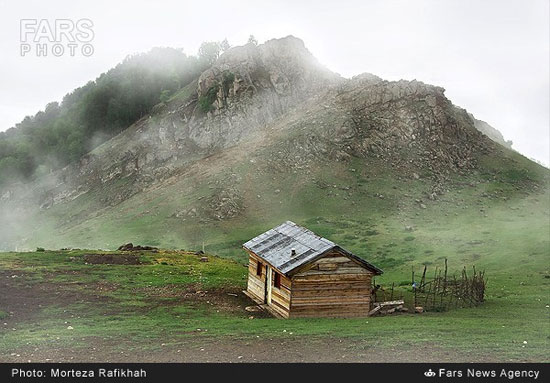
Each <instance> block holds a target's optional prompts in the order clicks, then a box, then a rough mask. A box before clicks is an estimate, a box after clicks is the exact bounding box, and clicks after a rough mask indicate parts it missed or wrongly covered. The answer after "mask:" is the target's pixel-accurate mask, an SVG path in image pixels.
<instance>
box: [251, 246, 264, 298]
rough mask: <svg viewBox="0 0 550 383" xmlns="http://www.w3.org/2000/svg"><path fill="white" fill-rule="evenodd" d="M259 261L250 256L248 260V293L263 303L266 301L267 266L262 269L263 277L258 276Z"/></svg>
mask: <svg viewBox="0 0 550 383" xmlns="http://www.w3.org/2000/svg"><path fill="white" fill-rule="evenodd" d="M258 261H259V259H258V258H256V257H255V256H253V255H252V254H249V258H248V285H247V287H246V291H248V292H249V293H250V294H252V295H253V296H255V297H256V298H257V299H258V300H260V301H261V302H264V299H265V278H266V274H265V264H264V265H263V267H262V275H261V276H260V275H256V268H257V266H258Z"/></svg>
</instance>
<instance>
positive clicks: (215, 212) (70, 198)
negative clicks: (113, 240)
mask: <svg viewBox="0 0 550 383" xmlns="http://www.w3.org/2000/svg"><path fill="white" fill-rule="evenodd" d="M481 123H482V122H481V121H478V120H476V119H474V118H473V117H472V116H471V115H469V114H468V113H467V112H466V111H465V110H463V109H460V108H458V107H456V106H454V105H453V104H452V103H451V101H450V100H448V99H447V98H446V97H445V94H444V89H443V88H441V87H437V86H432V85H427V84H424V83H422V82H420V81H403V80H401V81H394V82H390V81H385V80H382V79H380V78H379V77H377V76H374V75H371V74H363V75H360V76H356V77H354V78H352V79H344V78H341V77H340V76H339V75H337V74H334V73H332V72H330V71H329V70H327V69H326V68H323V67H322V66H321V65H320V64H319V63H318V62H317V60H316V59H315V58H314V57H313V56H312V55H311V54H310V53H309V52H308V51H307V49H306V48H305V46H304V44H303V42H302V41H301V40H299V39H297V38H295V37H292V36H289V37H286V38H283V39H278V40H270V41H268V42H266V43H265V44H262V45H260V46H256V45H253V44H248V45H245V46H242V47H235V48H232V49H230V50H228V51H227V52H225V53H224V54H223V55H222V56H221V57H220V58H219V59H218V60H217V62H216V63H214V65H213V66H212V67H211V68H209V69H208V70H206V71H205V72H203V73H202V74H201V75H200V77H199V78H197V79H196V81H194V82H193V83H192V84H191V85H189V86H188V87H186V88H185V89H183V90H182V91H181V92H180V93H179V94H178V95H176V96H175V97H174V98H173V99H172V100H171V101H169V102H168V103H167V104H166V105H163V106H159V107H158V108H156V110H155V112H154V113H153V114H152V115H150V116H147V117H145V118H143V119H142V120H140V121H138V122H137V123H136V124H134V125H132V126H131V127H129V128H128V129H126V130H125V131H123V132H122V133H121V134H119V135H118V136H116V137H114V138H113V139H111V140H109V141H108V142H106V143H105V144H103V145H101V146H100V147H98V148H97V149H95V150H94V151H92V152H91V153H89V154H88V155H87V156H85V157H84V158H82V159H81V161H80V162H79V163H78V164H74V165H71V166H68V167H66V168H64V169H62V170H60V171H58V172H56V173H53V174H51V175H49V176H47V177H42V178H41V179H38V180H36V181H34V182H33V183H30V184H28V185H19V186H18V185H14V186H12V187H10V188H9V189H8V190H5V191H4V192H3V194H2V196H0V210H2V209H4V211H6V209H8V207H9V209H10V214H9V215H6V214H4V215H3V216H2V215H0V221H4V220H8V217H13V215H14V214H15V215H19V216H24V217H33V214H35V213H36V212H38V211H39V212H40V213H39V214H41V215H42V216H49V215H50V213H49V211H50V210H52V211H53V210H56V209H57V210H60V209H61V208H60V207H62V206H65V205H66V206H69V205H67V204H69V203H73V205H70V206H72V207H71V208H70V209H71V210H70V212H69V213H68V214H69V216H70V219H69V218H67V216H63V215H61V219H60V220H58V219H59V218H53V220H54V221H55V222H56V223H55V225H58V226H59V227H63V226H64V225H66V224H68V223H70V224H71V225H74V224H77V223H81V222H85V221H86V220H89V219H92V218H94V217H98V216H101V215H102V214H105V213H107V212H110V211H113V209H114V207H115V206H117V205H119V204H121V203H123V202H125V201H128V200H131V199H132V198H134V197H135V198H137V197H139V196H140V195H147V196H149V197H148V198H154V195H155V193H157V192H155V190H160V189H162V188H164V187H169V186H168V185H171V184H174V183H176V182H180V180H181V179H182V177H191V178H193V177H195V176H200V177H202V178H201V181H193V182H197V184H194V187H193V188H191V189H189V190H187V189H185V188H184V187H183V186H180V189H178V190H177V191H175V192H176V193H181V194H182V198H187V197H186V196H188V195H191V194H192V195H195V194H196V193H198V191H201V190H202V191H201V193H203V194H202V196H200V198H202V199H201V200H200V201H201V202H200V203H195V204H187V205H186V203H181V205H180V203H178V204H177V206H173V208H172V207H171V209H173V210H172V213H173V214H172V213H171V214H172V215H173V216H175V217H181V216H189V215H190V216H198V215H200V214H202V216H203V219H206V220H208V219H210V218H212V219H216V220H227V219H232V218H235V217H237V216H239V215H243V214H247V211H250V209H252V207H251V206H253V205H254V204H253V203H251V202H250V201H248V200H247V198H248V197H247V196H246V193H244V192H243V188H244V186H243V185H242V184H241V182H244V181H243V179H244V178H243V177H244V175H242V174H241V175H239V172H238V171H236V170H235V167H236V168H238V169H241V168H243V167H244V166H245V165H244V164H246V165H250V164H253V166H254V169H255V170H254V171H255V172H257V173H258V174H260V175H261V176H258V177H260V178H258V180H256V181H255V182H260V183H261V182H264V181H265V180H266V179H269V181H270V182H272V183H273V184H274V185H276V184H277V182H279V181H280V180H278V178H277V177H278V176H277V174H282V173H287V172H289V171H291V172H294V173H295V174H301V175H303V180H304V182H316V181H315V180H313V179H312V178H311V174H312V173H313V170H312V169H314V168H326V169H331V168H334V169H336V168H338V167H339V166H340V165H341V164H346V163H352V162H353V161H361V162H362V163H364V164H365V166H368V164H369V163H372V164H374V163H376V166H378V167H380V166H382V167H384V168H385V169H388V170H391V171H392V172H396V173H397V174H399V175H400V176H399V177H404V178H406V179H418V178H420V177H422V178H423V179H426V180H430V181H429V182H430V183H431V184H430V185H431V186H430V188H431V190H430V198H437V196H438V195H440V194H442V193H444V191H445V190H447V189H448V187H447V186H446V185H445V183H446V182H448V181H449V180H450V179H451V178H452V177H453V176H454V175H455V174H470V173H472V172H475V171H477V170H479V169H480V166H481V165H480V163H479V159H480V158H481V157H482V156H487V155H492V154H493V153H494V155H498V153H500V151H501V149H499V146H498V145H497V144H496V143H495V142H494V141H497V142H500V141H503V139H502V137H501V136H500V137H499V136H498V135H496V134H494V132H493V131H490V130H488V128H487V127H486V126H485V125H483V124H481ZM487 126H488V125H487ZM480 130H481V131H483V133H484V134H482V133H481V132H480ZM488 132H489V133H488ZM488 136H489V137H491V138H492V139H493V140H494V141H492V140H491V139H489V137H488ZM213 158H216V160H215V161H214V160H213ZM220 158H221V159H220ZM239 164H240V165H239ZM214 175H216V177H217V176H218V175H219V176H220V177H221V178H219V179H217V180H216V181H211V180H210V181H206V179H207V178H208V177H209V176H214ZM271 175H274V176H273V177H271V178H269V177H270V176H271ZM205 177H206V178H205ZM262 177H263V178H262ZM262 180H263V181H262ZM307 180H309V181H307ZM202 182H213V183H208V184H203V183H202ZM206 185H208V186H206ZM182 188H183V189H185V190H183V189H182ZM275 188H277V187H275ZM79 201H87V202H86V203H80V202H79ZM89 201H93V202H90V205H89V206H88V205H87V203H88V202H89ZM247 201H248V202H247ZM75 203H76V206H75V205H74V204H75ZM247 209H248V210H247ZM57 210H56V211H57ZM61 210H62V209H61ZM201 211H202V213H199V212H201ZM267 213H269V212H267ZM56 214H60V213H59V212H58V213H56ZM63 214H65V213H63ZM121 214H125V213H124V212H122V213H121ZM205 217H206V218H205ZM208 217H210V218H208ZM63 220H65V221H63ZM23 226H24V225H23ZM4 237H5V238H7V237H10V238H11V237H13V236H11V234H10V235H6V234H4ZM5 238H4V239H3V238H0V241H2V240H3V241H11V239H8V240H6V239H5ZM19 240H21V238H20V239H19Z"/></svg>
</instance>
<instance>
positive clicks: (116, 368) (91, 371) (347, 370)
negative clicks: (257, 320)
mask: <svg viewBox="0 0 550 383" xmlns="http://www.w3.org/2000/svg"><path fill="white" fill-rule="evenodd" d="M549 366H550V365H549V364H547V363H546V364H543V363H540V364H538V363H503V364H499V363H472V364H466V363H376V364H374V363H373V364H330V363H328V364H327V363H324V364H314V363H312V364H294V363H288V364H278V363H267V364H261V363H258V364H248V363H239V364H215V363H212V364H207V363H205V364H201V363H197V364H195V363H190V364H177V363H174V364H171V363H159V364H154V363H55V364H54V363H28V364H24V363H21V364H19V363H4V364H0V381H1V382H24V381H25V382H31V381H40V382H62V381H67V382H68V381H70V382H73V381H79V380H82V381H83V382H121V381H122V382H127V381H128V382H129V381H132V382H161V381H162V382H171V381H174V382H176V381H177V382H181V379H182V376H201V377H202V378H204V377H209V376H212V377H214V376H219V374H220V373H221V374H231V375H225V376H232V377H235V378H237V379H238V377H239V376H242V377H246V376H265V374H268V376H269V373H270V372H272V373H273V374H278V373H281V371H284V375H285V376H290V374H300V373H303V372H306V373H307V374H308V377H309V378H317V377H319V378H322V379H323V380H325V379H331V378H332V379H342V377H343V376H347V377H350V376H357V377H361V376H362V377H364V378H365V379H366V378H367V377H370V378H373V377H378V378H383V379H385V380H386V379H387V381H395V380H394V379H403V380H407V381H413V382H442V381H449V382H450V381H479V382H482V381H491V382H547V381H549V380H548V379H549V377H550V374H549ZM270 370H271V371H270ZM190 374H193V375H190ZM194 374H200V375H194ZM238 374H241V375H238ZM250 374H254V375H250ZM255 374H261V375H255Z"/></svg>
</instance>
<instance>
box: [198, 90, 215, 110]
mask: <svg viewBox="0 0 550 383" xmlns="http://www.w3.org/2000/svg"><path fill="white" fill-rule="evenodd" d="M219 89H220V86H219V84H216V85H212V86H211V87H210V88H208V90H207V91H206V94H203V95H201V96H200V97H199V108H200V110H201V111H202V112H203V113H208V112H209V111H211V110H212V104H213V103H214V101H216V97H217V94H218V90H219Z"/></svg>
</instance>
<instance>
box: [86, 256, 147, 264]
mask: <svg viewBox="0 0 550 383" xmlns="http://www.w3.org/2000/svg"><path fill="white" fill-rule="evenodd" d="M84 262H86V263H89V264H92V265H141V264H143V262H142V261H141V260H140V259H139V257H138V256H136V255H133V254H85V255H84Z"/></svg>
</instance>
